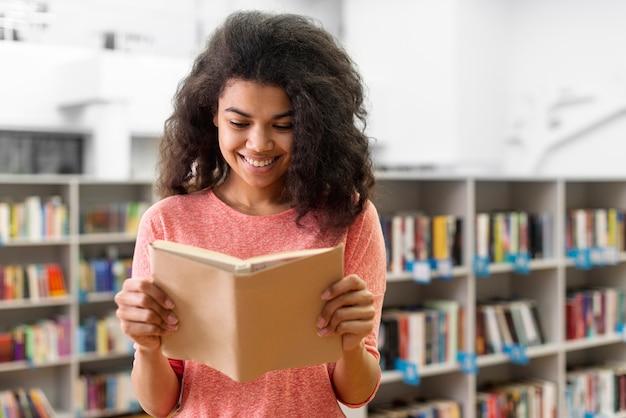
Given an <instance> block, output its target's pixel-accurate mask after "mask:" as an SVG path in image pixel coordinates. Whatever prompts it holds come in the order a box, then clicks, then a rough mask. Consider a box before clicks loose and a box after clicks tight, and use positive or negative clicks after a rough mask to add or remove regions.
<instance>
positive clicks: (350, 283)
mask: <svg viewBox="0 0 626 418" xmlns="http://www.w3.org/2000/svg"><path fill="white" fill-rule="evenodd" d="M365 288H366V287H365V282H364V281H363V280H362V279H361V278H360V277H359V276H357V275H356V274H351V275H349V276H346V277H344V278H343V279H341V280H338V281H336V282H335V283H333V284H332V285H330V286H329V287H328V288H327V289H326V290H324V292H323V293H322V299H324V300H330V299H334V298H336V297H337V296H339V295H341V294H343V293H347V292H351V291H355V290H361V289H365Z"/></svg>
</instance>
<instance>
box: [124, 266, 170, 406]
mask: <svg viewBox="0 0 626 418" xmlns="http://www.w3.org/2000/svg"><path fill="white" fill-rule="evenodd" d="M115 302H116V303H117V305H118V309H117V317H118V318H119V320H120V323H121V327H122V331H123V332H124V333H125V334H126V335H128V336H129V337H130V338H131V339H133V341H135V345H134V346H135V360H134V362H133V369H132V373H131V382H132V385H133V390H134V392H135V394H136V395H137V400H138V401H139V403H140V404H141V406H142V408H143V409H144V410H145V411H146V412H147V413H149V414H150V415H151V416H155V417H165V416H167V415H168V414H169V413H170V412H171V411H172V410H173V409H174V407H175V406H176V404H177V403H178V398H179V394H180V382H179V380H178V377H177V376H176V374H175V373H174V371H173V370H172V367H171V366H170V364H169V361H168V360H167V358H166V357H165V356H164V355H163V354H162V353H161V336H162V335H166V334H169V333H172V332H174V331H175V330H176V323H177V320H176V318H175V317H174V316H173V315H171V309H172V308H173V304H172V303H171V302H170V301H169V300H168V299H167V297H166V295H165V294H164V293H163V292H162V291H161V290H160V289H159V288H157V287H156V286H155V285H154V284H153V283H152V282H151V281H149V280H145V279H136V278H131V279H127V280H126V281H125V282H124V285H123V286H122V290H121V291H120V292H119V293H117V294H116V295H115ZM155 382H158V384H155Z"/></svg>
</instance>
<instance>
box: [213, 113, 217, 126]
mask: <svg viewBox="0 0 626 418" xmlns="http://www.w3.org/2000/svg"><path fill="white" fill-rule="evenodd" d="M213 125H215V127H216V128H217V113H214V114H213Z"/></svg>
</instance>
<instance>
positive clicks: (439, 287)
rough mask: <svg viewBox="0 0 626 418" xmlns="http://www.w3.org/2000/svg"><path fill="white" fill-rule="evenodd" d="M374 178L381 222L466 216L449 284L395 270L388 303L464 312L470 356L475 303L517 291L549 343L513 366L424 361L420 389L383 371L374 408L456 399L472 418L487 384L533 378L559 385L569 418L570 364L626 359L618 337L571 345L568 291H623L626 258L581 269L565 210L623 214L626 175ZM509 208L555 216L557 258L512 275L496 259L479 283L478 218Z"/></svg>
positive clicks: (385, 174)
mask: <svg viewBox="0 0 626 418" xmlns="http://www.w3.org/2000/svg"><path fill="white" fill-rule="evenodd" d="M377 182H378V183H377V195H376V198H375V204H376V206H377V208H378V211H379V213H380V214H381V216H384V215H390V214H393V213H394V212H398V211H407V210H421V211H424V212H425V213H427V214H430V215H435V214H454V215H457V216H460V217H462V218H463V237H464V238H463V265H462V266H458V267H455V268H454V272H453V277H452V279H451V280H439V279H437V278H436V277H433V279H432V281H431V282H429V283H417V282H415V281H414V280H413V279H412V276H411V274H410V273H406V274H398V273H395V274H391V273H389V274H388V280H387V294H386V296H385V307H388V306H398V305H410V304H415V303H418V302H420V301H424V300H426V299H428V298H444V299H452V300H455V301H457V302H459V304H460V305H461V306H462V307H463V309H464V310H465V317H464V318H465V319H464V320H465V323H464V325H465V335H464V346H465V350H464V351H466V352H469V353H472V352H475V333H476V323H475V319H474V318H475V313H476V303H477V302H478V301H481V300H484V299H488V298H490V297H495V296H512V295H518V296H522V297H526V298H532V299H534V300H536V301H537V302H538V312H539V318H540V323H541V326H542V328H543V334H544V337H545V343H544V344H542V345H541V346H536V347H529V348H527V350H526V353H525V354H526V356H527V358H528V364H525V365H524V364H515V362H513V361H512V359H511V358H510V357H509V356H508V355H506V354H489V355H482V356H477V357H476V371H475V372H474V373H472V372H467V371H463V370H462V369H461V367H460V365H459V364H456V363H451V364H433V365H426V366H424V367H423V368H422V369H421V370H419V375H420V379H419V383H418V384H417V385H412V384H408V383H405V382H404V379H403V374H402V373H401V372H398V371H384V372H383V379H382V384H381V388H380V390H379V392H378V394H377V395H376V397H375V399H374V401H373V402H372V405H376V404H380V403H385V402H386V401H389V400H391V399H393V398H394V397H397V396H398V395H404V394H406V395H411V396H420V397H424V398H452V399H455V400H457V401H458V402H459V403H460V404H461V406H462V415H463V417H465V418H473V417H476V409H475V404H476V401H477V395H476V393H477V390H478V389H479V388H481V387H482V386H483V385H484V384H485V383H487V382H491V381H504V382H506V381H513V380H517V379H523V378H527V377H537V378H543V379H547V380H551V381H553V382H555V383H556V384H557V393H558V402H557V408H558V410H557V416H564V415H563V414H564V409H565V393H564V392H565V385H566V371H567V369H568V367H571V366H578V365H586V364H599V363H601V362H603V361H605V360H617V361H624V360H626V345H625V344H624V341H625V340H624V338H623V336H622V335H619V334H618V333H615V332H610V333H608V334H605V335H601V336H598V337H593V338H586V339H581V340H566V335H565V321H566V320H565V294H566V290H567V289H569V288H572V287H575V286H580V285H592V284H597V285H607V286H609V285H610V286H615V287H619V288H621V289H626V262H625V254H624V253H621V254H620V255H619V257H618V260H617V263H616V264H615V265H611V266H604V267H592V268H590V269H588V270H583V269H580V268H577V267H575V266H574V263H573V262H572V260H570V259H568V258H567V257H566V254H565V251H564V247H565V245H564V244H565V213H566V211H567V210H568V209H573V208H609V207H614V208H618V209H624V208H626V179H618V178H594V179H561V178H520V177H486V176H485V177H481V176H478V177H465V176H436V175H424V174H413V173H409V172H392V171H382V172H378V173H377ZM507 209H515V210H524V211H527V212H548V213H550V214H551V215H552V219H553V222H552V225H551V229H552V230H551V233H552V236H553V237H554V239H553V240H552V245H551V248H550V252H551V254H552V256H551V257H549V258H545V259H536V260H531V261H530V263H529V269H530V271H529V273H528V274H519V273H516V272H515V270H514V268H513V266H512V264H509V263H498V264H490V265H489V268H488V270H489V275H488V276H487V277H480V276H478V275H476V274H475V272H474V268H473V260H474V251H475V246H474V239H475V230H474V228H475V223H474V219H475V216H476V214H477V213H479V212H483V211H493V210H507ZM364 416H367V413H366V412H364ZM616 416H621V415H616Z"/></svg>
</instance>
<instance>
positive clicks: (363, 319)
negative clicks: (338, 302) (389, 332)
mask: <svg viewBox="0 0 626 418" xmlns="http://www.w3.org/2000/svg"><path fill="white" fill-rule="evenodd" d="M375 314H376V312H375V309H374V306H373V305H362V306H351V307H342V308H340V309H337V310H336V311H334V313H333V315H332V316H331V318H330V319H329V321H328V323H327V324H326V325H324V326H321V327H319V331H318V333H319V334H320V335H333V334H336V333H339V334H343V333H346V332H354V331H353V330H351V329H350V326H351V325H352V324H355V323H359V324H360V323H369V324H370V329H371V326H372V324H373V323H374V322H373V321H374V317H375ZM318 326H319V323H318ZM368 332H369V331H368Z"/></svg>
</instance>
